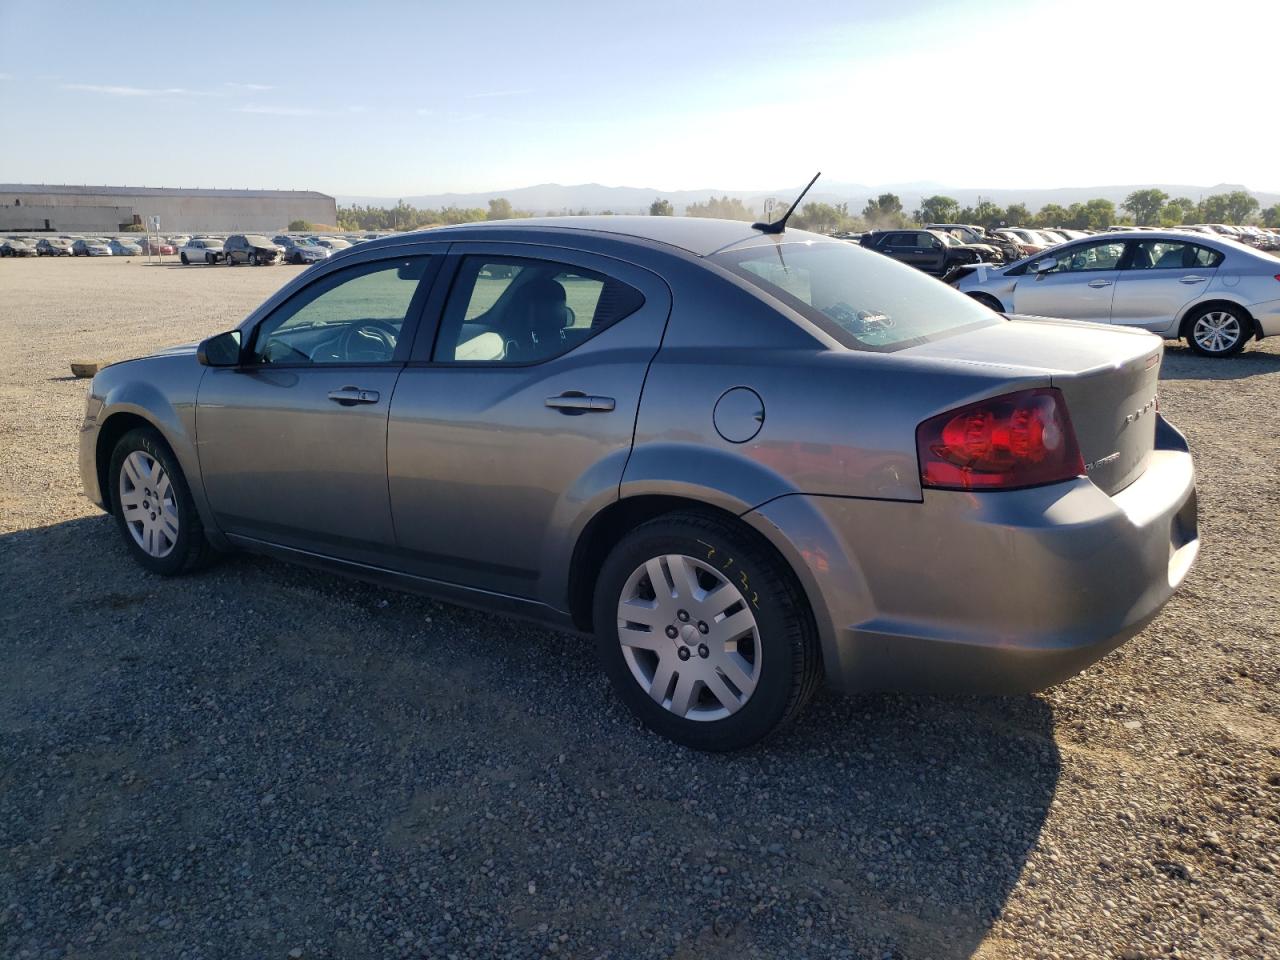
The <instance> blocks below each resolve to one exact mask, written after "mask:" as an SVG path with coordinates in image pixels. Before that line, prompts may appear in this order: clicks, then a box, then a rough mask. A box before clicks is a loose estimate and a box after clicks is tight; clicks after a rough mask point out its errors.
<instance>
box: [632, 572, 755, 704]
mask: <svg viewBox="0 0 1280 960" xmlns="http://www.w3.org/2000/svg"><path fill="white" fill-rule="evenodd" d="M618 640H619V642H620V643H621V645H622V656H623V658H624V659H625V660H626V663H627V666H628V667H629V668H630V670H631V675H632V677H634V678H635V681H636V683H638V684H640V687H641V689H643V690H644V691H645V692H646V693H647V694H648V695H649V696H650V697H651V698H652V699H653V701H654V702H655V703H657V704H659V705H660V706H661V707H662V708H663V709H664V710H668V711H670V712H671V713H673V714H675V715H676V716H678V717H683V718H684V719H686V720H721V719H723V718H725V717H728V716H730V715H731V714H734V713H736V712H737V711H738V710H740V709H742V707H743V706H744V705H745V704H746V703H747V701H748V700H749V699H751V694H752V693H753V692H754V690H755V688H756V684H757V683H758V682H759V680H760V668H761V663H762V650H761V647H760V631H759V628H758V627H757V625H756V618H755V614H754V613H753V612H752V609H751V605H750V603H749V602H748V601H747V600H746V598H744V597H743V595H742V593H741V592H739V590H738V588H737V587H736V586H734V585H733V583H731V582H730V581H729V580H728V579H727V578H726V577H725V576H724V574H722V573H721V572H720V571H719V570H717V569H716V568H715V567H712V566H710V565H709V564H706V563H703V562H702V561H701V560H697V559H694V558H693V557H687V556H684V555H682V554H668V555H666V556H661V557H654V558H653V559H652V560H649V561H647V562H646V563H645V564H643V565H642V566H640V567H637V568H636V570H635V571H634V572H633V573H632V574H631V576H630V577H628V578H627V582H626V584H625V585H624V586H623V588H622V596H621V598H620V599H619V601H618Z"/></svg>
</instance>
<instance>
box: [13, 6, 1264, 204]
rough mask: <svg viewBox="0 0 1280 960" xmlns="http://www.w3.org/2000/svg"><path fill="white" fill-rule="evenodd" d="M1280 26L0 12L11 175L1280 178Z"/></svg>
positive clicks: (634, 11) (698, 182)
mask: <svg viewBox="0 0 1280 960" xmlns="http://www.w3.org/2000/svg"><path fill="white" fill-rule="evenodd" d="M1157 11H1158V12H1157ZM1278 33H1280V2H1277V0H1213V2H1212V3H1206V2H1203V0H1199V2H1195V3H1189V2H1183V0H1163V2H1161V3H1160V4H1159V5H1155V4H1148V3H1143V2H1136V0H1120V2H1113V3H1109V4H1086V3H1079V2H1071V3H1068V2H1028V0H1020V2H995V0H969V2H948V3H932V2H913V0H895V2H879V0H843V2H805V0H795V2H791V3H779V2H777V0H770V2H767V3H765V2H756V0H734V2H723V0H682V2H668V0H660V2H645V3H628V2H622V0H617V2H613V0H593V2H585V3H578V2H568V0H538V2H528V0H524V2H519V3H508V2H504V0H488V2H485V3H483V4H481V3H457V2H442V3H436V2H404V3H401V2H377V0H369V2H352V0H340V2H329V0H307V2H292V3H276V2H265V0H254V2H249V3H245V2H240V0H218V2H216V3H213V4H208V3H182V2H179V3H163V4H159V5H156V4H147V3H137V4H118V3H117V4H107V3H86V2H81V0H64V2H58V3H40V2H30V0H0V182H24V183H25V182H31V183H88V184H120V185H130V186H184V187H197V186H199V187H253V188H281V189H305V190H321V191H324V192H326V193H330V194H338V195H368V196H386V197H397V196H411V195H415V194H426V193H439V192H445V191H459V192H466V191H486V190H497V189H501V188H515V187H520V186H527V185H530V184H536V183H547V182H554V183H562V184H575V183H588V182H596V183H604V184H608V185H611V186H622V185H625V186H636V187H653V188H655V189H658V190H662V189H666V190H680V189H701V188H717V189H726V190H743V191H745V190H752V189H770V188H772V187H775V186H778V185H789V184H795V183H802V182H804V181H805V180H806V179H807V178H808V176H809V174H810V173H811V171H813V170H817V169H821V170H822V171H823V176H824V179H826V180H828V181H843V182H852V183H861V184H867V185H871V186H875V185H880V184H905V183H915V182H931V183H937V184H942V185H948V186H954V187H1009V188H1032V187H1041V188H1052V187H1067V186H1087V185H1097V184H1139V183H1182V184H1202V185H1212V184H1217V183H1223V182H1228V183H1243V184H1245V185H1246V186H1248V187H1249V188H1251V189H1254V190H1263V191H1280V159H1278V155H1280V121H1278V120H1277V111H1276V109H1275V105H1276V98H1277V94H1278V93H1280V83H1278V82H1277V81H1276V79H1275V69H1276V66H1277V60H1276V58H1275V56H1274V51H1275V42H1276V41H1275V38H1276V36H1277V34H1278ZM1264 71H1265V73H1264Z"/></svg>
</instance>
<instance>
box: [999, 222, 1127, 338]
mask: <svg viewBox="0 0 1280 960" xmlns="http://www.w3.org/2000/svg"><path fill="white" fill-rule="evenodd" d="M1124 253H1125V242H1124V241H1123V240H1092V241H1088V242H1084V243H1077V244H1074V245H1072V246H1068V247H1060V248H1058V249H1057V250H1054V251H1047V252H1045V253H1044V254H1042V255H1041V256H1040V257H1038V258H1037V259H1036V260H1035V261H1033V262H1032V263H1031V264H1029V265H1028V267H1027V269H1026V272H1025V273H1024V274H1023V275H1022V276H1021V277H1019V278H1018V281H1017V283H1016V284H1015V286H1014V289H1013V312H1014V313H1026V314H1031V315H1032V316H1039V317H1062V318H1064V319H1067V320H1089V321H1092V322H1094V323H1110V322H1111V301H1112V299H1113V297H1114V294H1115V288H1116V281H1117V280H1118V279H1119V277H1120V265H1121V262H1122V260H1123V259H1124ZM1050 259H1052V260H1053V261H1055V264H1056V265H1055V266H1054V267H1053V269H1052V270H1049V271H1046V272H1042V273H1037V272H1036V266H1037V264H1039V263H1042V262H1043V261H1046V260H1050Z"/></svg>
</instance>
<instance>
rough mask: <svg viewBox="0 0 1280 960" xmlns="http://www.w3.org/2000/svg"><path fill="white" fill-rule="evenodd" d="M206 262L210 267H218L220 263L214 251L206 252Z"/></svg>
mask: <svg viewBox="0 0 1280 960" xmlns="http://www.w3.org/2000/svg"><path fill="white" fill-rule="evenodd" d="M204 262H205V264H206V265H208V266H210V267H216V266H217V265H218V258H217V257H215V256H214V255H213V254H212V253H206V254H205V255H204Z"/></svg>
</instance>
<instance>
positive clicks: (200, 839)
mask: <svg viewBox="0 0 1280 960" xmlns="http://www.w3.org/2000/svg"><path fill="white" fill-rule="evenodd" d="M300 269H302V268H298V267H292V266H280V267H270V268H249V267H237V268H226V267H212V268H209V267H203V266H201V267H190V268H183V267H181V266H177V265H172V266H163V267H161V266H147V265H146V264H145V263H143V262H142V261H140V260H137V259H132V260H125V259H117V258H112V259H102V260H79V259H78V260H43V259H42V260H19V261H14V260H5V261H3V262H0V358H2V359H0V601H2V602H0V956H4V957H13V958H25V957H31V958H37V957H38V958H45V957H102V958H120V957H155V958H177V957H189V958H205V957H248V956H252V957H279V958H282V960H283V958H285V957H291V958H292V957H334V958H351V957H382V956H406V957H455V956H456V957H491V956H503V957H506V956H511V957H526V956H528V957H537V956H550V955H560V956H566V957H617V958H631V957H681V958H707V957H723V958H731V957H732V958H738V957H783V956H786V957H809V956H812V957H841V956H844V957H874V958H884V957H889V958H922V960H923V958H960V957H971V956H972V957H978V958H986V960H995V958H1002V960H1004V958H1007V960H1013V958H1019V960H1021V958H1035V957H1061V958H1082V960H1083V958H1099V957H1108V958H1121V957H1123V958H1135V957H1185V958H1206V957H1223V958H1249V957H1280V929H1278V927H1277V925H1278V924H1280V878H1278V876H1277V875H1278V874H1280V697H1278V694H1280V666H1278V665H1277V656H1276V654H1277V649H1278V641H1280V626H1278V624H1280V614H1278V613H1277V593H1278V592H1280V590H1278V588H1280V494H1278V492H1277V467H1276V462H1277V454H1278V453H1280V439H1278V437H1280V429H1278V428H1280V342H1276V341H1270V342H1266V343H1263V344H1253V345H1251V346H1250V347H1249V349H1248V350H1247V352H1246V353H1244V354H1243V355H1241V356H1238V357H1236V358H1233V359H1230V360H1225V361H1210V360H1203V359H1200V358H1197V357H1195V356H1193V355H1191V354H1190V353H1189V352H1188V351H1187V350H1186V349H1185V348H1183V347H1181V346H1180V345H1174V344H1170V345H1168V352H1167V355H1166V361H1165V366H1164V371H1163V375H1162V382H1161V390H1160V407H1161V410H1162V412H1163V413H1164V414H1165V416H1167V417H1168V418H1169V419H1170V420H1171V421H1172V422H1173V423H1174V424H1176V425H1177V426H1178V427H1179V428H1180V429H1182V430H1183V431H1184V432H1185V433H1186V435H1187V437H1188V439H1189V441H1190V444H1191V448H1192V451H1193V453H1194V454H1195V457H1196V464H1197V470H1198V472H1199V503H1200V511H1201V515H1200V530H1201V535H1202V542H1203V547H1202V553H1201V556H1200V559H1199V562H1198V564H1197V566H1196V568H1195V570H1194V571H1193V572H1192V574H1191V576H1190V578H1189V579H1188V582H1187V583H1186V585H1185V587H1184V588H1183V589H1182V590H1181V591H1180V592H1179V593H1178V594H1177V595H1176V596H1175V598H1174V599H1173V601H1172V602H1171V603H1170V604H1169V605H1168V607H1167V608H1166V609H1165V611H1164V612H1163V613H1162V614H1161V615H1160V617H1158V618H1157V619H1156V621H1155V622H1154V623H1153V624H1152V625H1151V626H1149V627H1148V628H1147V629H1146V630H1144V631H1143V632H1142V633H1141V634H1140V635H1139V636H1138V637H1137V638H1135V639H1134V640H1132V641H1131V642H1129V643H1128V644H1126V645H1125V646H1123V647H1122V648H1120V649H1119V650H1118V651H1116V652H1115V653H1113V654H1111V655H1110V656H1108V657H1107V658H1105V659H1104V660H1103V661H1102V662H1100V663H1099V664H1097V665H1095V666H1093V667H1091V668H1090V669H1089V670H1087V671H1086V672H1085V673H1084V674H1082V675H1080V676H1078V677H1076V678H1074V679H1072V680H1070V681H1069V682H1067V683H1064V684H1062V685H1060V686H1058V687H1056V688H1054V689H1052V690H1049V691H1047V692H1045V693H1043V694H1039V695H1036V696H1028V697H1011V698H963V697H950V698H944V697H930V698H906V697H893V696H867V697H858V698H838V697H833V696H825V695H824V696H822V697H820V698H819V699H818V701H817V702H815V703H814V704H813V705H812V706H811V707H810V709H809V710H808V711H807V712H806V714H805V715H804V716H803V718H802V719H801V721H800V722H799V723H798V724H797V725H796V726H795V727H794V728H792V729H791V730H790V731H789V732H788V733H787V734H786V735H784V736H783V737H781V738H780V739H778V740H776V741H774V742H772V743H771V744H770V745H768V746H767V747H765V748H761V749H758V750H754V751H749V752H747V753H744V754H739V755H732V756H716V757H708V756H703V755H699V754H694V753H691V752H688V751H684V750H681V749H679V748H676V747H673V746H672V745H670V744H668V743H666V742H664V741H662V740H659V739H658V738H656V737H654V736H652V735H649V734H647V733H645V732H644V731H643V730H641V729H639V728H638V727H637V725H636V724H635V723H634V722H632V720H631V719H630V717H629V716H628V715H627V714H626V713H625V712H624V711H623V709H622V708H621V707H620V706H619V705H618V704H617V703H615V702H614V700H613V698H612V697H611V696H610V694H609V691H608V689H607V687H606V684H605V681H604V680H603V679H602V677H601V675H600V672H599V670H598V668H597V667H596V665H595V662H594V657H593V654H592V653H591V651H590V650H589V649H585V648H584V647H583V645H582V642H581V641H579V640H576V639H574V638H572V637H568V636H565V635H561V634H558V633H555V632H553V631H549V630H545V629H541V628H537V627H530V626H527V625H523V624H516V623H513V622H511V621H508V620H504V619H502V618H499V617H496V616H490V615H486V614H482V613H477V612H472V611H466V610H461V609H457V608H453V607H449V606H446V605H442V604H437V603H433V602H431V601H428V600H424V599H422V598H418V597H413V596H408V595H402V594H397V593H393V592H390V591H386V590H381V589H377V588H374V587H370V586H365V585H361V584H355V583H349V582H346V581H343V580H339V579H336V578H334V577H330V576H327V575H322V574H317V573H313V572H309V571H305V570H300V569H296V568H292V567H288V566H285V565H283V564H279V563H276V562H273V561H267V560H262V559H254V558H247V557H231V558H228V559H227V560H225V561H223V562H222V563H220V564H218V565H217V566H216V567H214V568H213V569H211V570H209V571H207V572H205V573H202V574H199V575H197V576H193V577H188V578H181V579H159V578H155V577H152V576H149V575H146V574H144V573H142V572H140V571H139V570H138V569H137V568H136V567H135V566H133V565H132V564H131V563H130V561H129V559H128V557H127V555H126V554H125V552H124V550H123V547H122V546H121V545H120V543H119V542H118V540H117V536H118V535H117V532H116V530H115V529H114V527H113V525H112V523H111V521H110V520H109V519H108V518H106V517H104V516H103V515H102V514H101V513H100V512H99V511H98V510H97V509H96V508H95V507H93V506H92V505H91V504H90V503H89V502H88V501H86V500H84V499H83V498H82V497H81V496H80V493H79V480H78V476H77V471H76V438H77V430H78V427H79V423H80V419H81V416H82V412H83V407H84V399H85V394H86V388H87V381H80V380H75V379H72V378H71V377H70V375H69V369H68V364H69V362H70V361H72V360H79V359H90V360H112V359H119V358H124V357H129V356H134V355H139V354H142V353H145V352H147V351H150V350H152V349H154V348H158V347H161V346H164V345H168V344H174V343H182V342H190V341H192V340H196V339H198V338H200V337H203V336H206V335H208V334H212V333H216V332H219V331H221V330H224V329H227V328H229V327H231V326H233V325H234V324H235V323H237V322H238V321H239V320H240V319H241V318H242V317H243V316H244V315H245V313H247V312H248V311H249V310H250V309H251V308H252V307H253V306H255V305H256V304H257V303H259V302H260V301H261V300H262V299H263V298H264V297H265V296H267V295H268V294H269V293H270V292H271V291H273V290H275V289H276V288H277V287H278V286H279V285H280V284H281V283H283V282H284V281H285V280H286V279H287V278H289V277H292V276H294V275H296V273H297V272H298V271H299V270H300Z"/></svg>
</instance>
